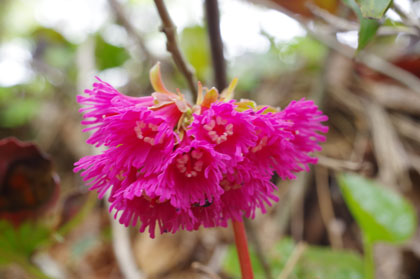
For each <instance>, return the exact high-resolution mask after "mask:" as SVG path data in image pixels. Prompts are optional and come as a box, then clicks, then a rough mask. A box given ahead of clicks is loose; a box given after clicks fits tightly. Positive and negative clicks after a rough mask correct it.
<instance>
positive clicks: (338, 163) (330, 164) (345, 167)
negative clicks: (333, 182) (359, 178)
mask: <svg viewBox="0 0 420 279" xmlns="http://www.w3.org/2000/svg"><path fill="white" fill-rule="evenodd" d="M318 165H320V166H323V167H326V168H329V169H332V170H336V171H360V170H364V169H368V168H371V167H372V166H371V165H370V164H369V163H367V162H354V161H345V160H340V159H335V158H331V157H325V156H323V155H318Z"/></svg>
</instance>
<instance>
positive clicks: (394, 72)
mask: <svg viewBox="0 0 420 279" xmlns="http://www.w3.org/2000/svg"><path fill="white" fill-rule="evenodd" d="M252 2H256V3H262V4H264V5H266V6H268V7H272V8H273V9H277V10H279V11H281V12H282V13H284V14H286V15H287V16H289V17H291V18H293V19H294V20H296V21H297V22H299V23H300V25H301V26H302V27H303V28H304V29H305V30H306V31H307V32H308V34H309V35H310V36H311V37H313V38H314V39H316V40H318V41H319V42H321V43H323V44H325V45H326V46H328V47H329V48H331V49H333V50H334V51H336V52H338V53H340V54H341V55H343V56H345V57H347V58H350V59H353V58H354V55H355V50H354V49H352V48H350V47H348V46H346V45H343V44H340V43H339V42H338V41H337V40H336V39H335V37H332V36H330V35H328V34H325V33H327V32H325V30H320V28H318V29H317V30H316V32H315V31H313V30H312V28H311V26H312V25H313V24H312V23H311V22H309V21H308V20H305V19H304V18H302V17H299V16H297V15H295V14H293V13H291V12H289V11H287V10H286V9H282V8H281V6H279V5H276V4H273V2H272V1H268V0H252ZM323 33H324V34H323ZM357 58H358V62H359V63H362V64H364V65H365V66H367V67H369V68H371V69H373V70H375V71H377V72H378V73H381V74H383V75H385V76H387V77H390V78H392V79H393V80H396V81H398V82H400V83H401V84H404V85H405V86H407V87H408V88H410V89H411V90H413V91H414V92H416V93H418V94H420V79H419V78H417V77H416V76H415V75H413V74H412V73H410V72H407V71H405V70H403V69H402V68H400V67H397V66H395V65H393V64H392V63H390V62H388V61H386V60H384V59H382V58H380V57H378V56H376V55H374V54H372V53H368V52H366V51H362V52H359V54H358V56H357Z"/></svg>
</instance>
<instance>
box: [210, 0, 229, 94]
mask: <svg viewBox="0 0 420 279" xmlns="http://www.w3.org/2000/svg"><path fill="white" fill-rule="evenodd" d="M205 8H206V17H207V28H208V34H209V40H210V47H211V57H212V62H213V72H214V79H215V83H216V87H217V89H219V90H220V91H221V90H223V89H225V88H226V86H227V82H226V63H225V58H224V56H223V41H222V36H221V34H220V19H219V5H218V3H217V0H206V1H205Z"/></svg>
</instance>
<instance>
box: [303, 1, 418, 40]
mask: <svg viewBox="0 0 420 279" xmlns="http://www.w3.org/2000/svg"><path fill="white" fill-rule="evenodd" d="M307 6H308V7H309V8H310V9H309V10H310V11H311V12H312V14H313V15H315V16H316V17H318V18H320V19H322V20H324V21H325V22H326V23H327V24H328V27H329V29H330V30H331V33H336V32H338V31H357V30H359V29H360V24H358V23H356V22H354V21H350V20H346V19H345V18H343V17H340V16H336V15H334V14H331V13H329V12H328V11H326V10H324V9H322V8H320V7H318V6H317V5H315V4H313V3H311V2H308V4H307ZM418 32H419V30H418V29H417V28H414V27H412V26H398V27H396V26H392V27H389V26H380V27H379V29H378V31H377V34H378V35H385V36H389V35H398V34H400V33H407V34H411V35H417V34H418Z"/></svg>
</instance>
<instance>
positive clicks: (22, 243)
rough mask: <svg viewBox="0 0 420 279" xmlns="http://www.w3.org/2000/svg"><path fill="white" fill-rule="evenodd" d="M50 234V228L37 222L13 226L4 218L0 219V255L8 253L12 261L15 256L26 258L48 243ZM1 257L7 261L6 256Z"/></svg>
mask: <svg viewBox="0 0 420 279" xmlns="http://www.w3.org/2000/svg"><path fill="white" fill-rule="evenodd" d="M50 235H51V232H50V229H49V228H46V227H44V226H42V225H41V224H39V223H32V222H24V223H23V224H21V225H20V226H18V227H15V226H13V225H12V224H11V223H9V222H8V221H6V220H0V255H10V257H9V258H10V260H12V261H13V259H14V258H17V257H19V258H28V257H29V256H31V254H32V253H34V252H35V250H36V249H39V248H40V247H42V246H43V245H45V244H47V243H48V241H49V239H50ZM12 255H13V257H12ZM1 258H3V260H6V262H7V258H8V257H1V256H0V259H1Z"/></svg>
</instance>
